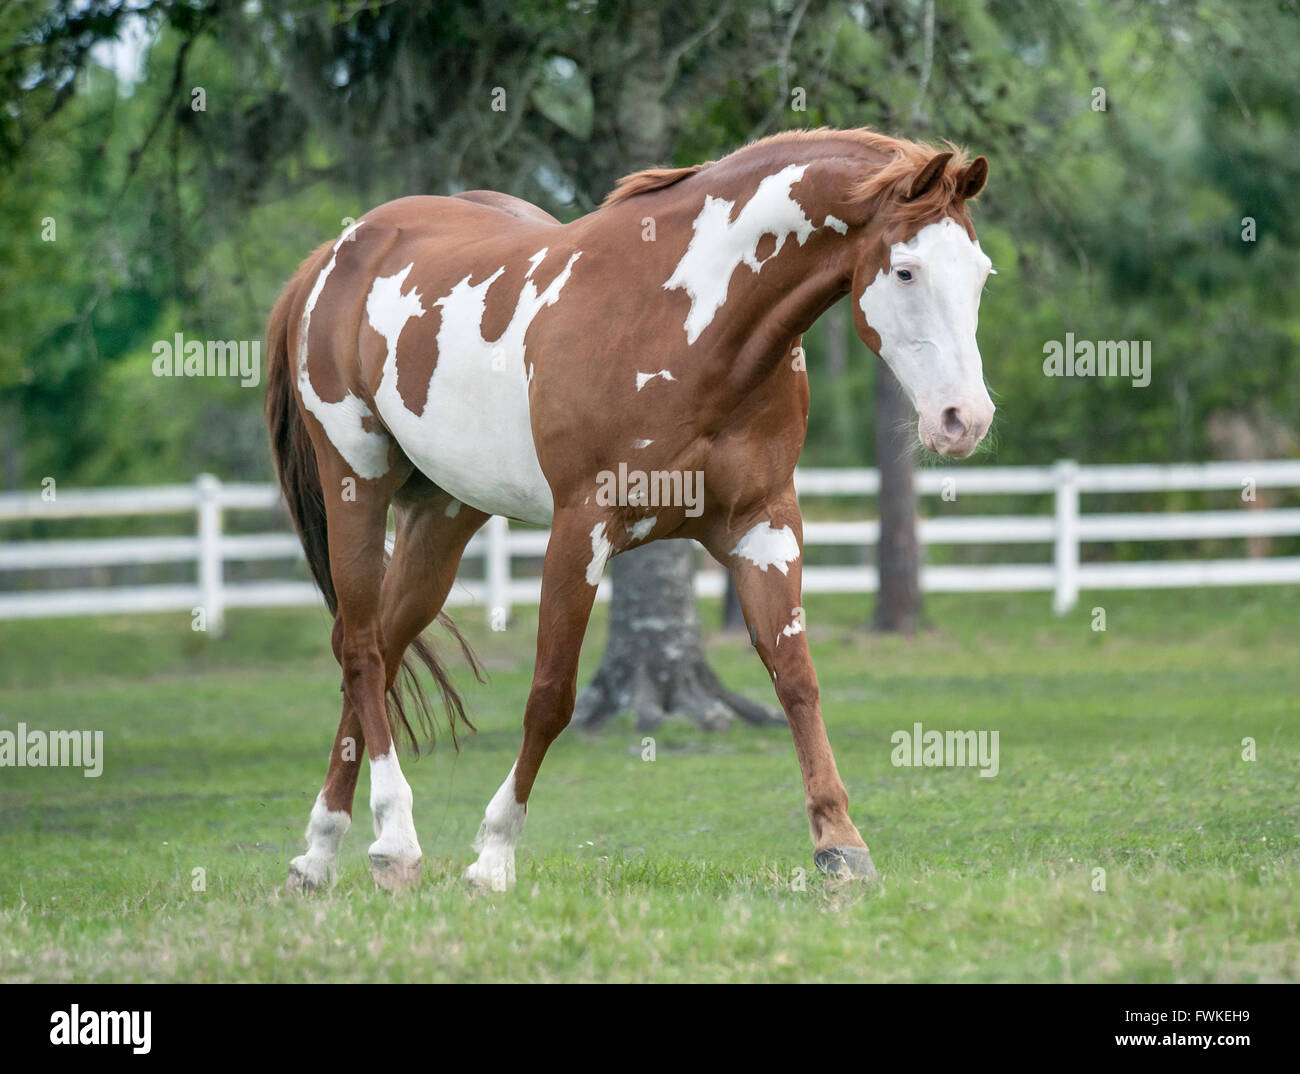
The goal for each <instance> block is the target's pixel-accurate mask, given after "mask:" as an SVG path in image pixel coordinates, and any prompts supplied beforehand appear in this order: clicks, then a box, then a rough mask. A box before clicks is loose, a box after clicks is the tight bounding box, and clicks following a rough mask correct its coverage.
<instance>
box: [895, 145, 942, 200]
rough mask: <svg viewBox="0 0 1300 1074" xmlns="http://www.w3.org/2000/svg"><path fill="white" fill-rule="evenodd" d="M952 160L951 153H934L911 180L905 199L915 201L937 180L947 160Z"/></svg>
mask: <svg viewBox="0 0 1300 1074" xmlns="http://www.w3.org/2000/svg"><path fill="white" fill-rule="evenodd" d="M950 160H952V154H951V153H936V154H935V155H934V156H932V157H931V158H930V160H929V163H927V164H926V166H925V167H924V168H922V169H921V170H920V171H919V172H917V173H916V178H915V179H913V180H912V186H911V189H909V190H908V192H907V197H906V198H905V199H903V200H905V201H916V199H917V198H919V197H920V196H921V195H922V194H924V193H925V192H926V191H927V190H929V189H930V188H931V187H932V186H934V184H935V183H937V182H938V181H939V176H941V175H942V174H943V170H944V168H946V167H947V166H948V161H950Z"/></svg>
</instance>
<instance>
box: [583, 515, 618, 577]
mask: <svg viewBox="0 0 1300 1074" xmlns="http://www.w3.org/2000/svg"><path fill="white" fill-rule="evenodd" d="M613 548H614V546H613V545H611V544H610V543H609V538H608V537H606V536H605V523H603V522H597V523H596V524H595V525H594V526H592V527H591V562H590V563H588V564H587V584H588V585H600V576H601V574H603V573H604V571H605V564H606V563H607V562H609V554H610V552H612V551H613Z"/></svg>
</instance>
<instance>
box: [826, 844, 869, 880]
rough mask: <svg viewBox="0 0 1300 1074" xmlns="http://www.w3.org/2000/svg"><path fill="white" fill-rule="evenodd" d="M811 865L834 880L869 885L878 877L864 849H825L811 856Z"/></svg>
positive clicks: (867, 852)
mask: <svg viewBox="0 0 1300 1074" xmlns="http://www.w3.org/2000/svg"><path fill="white" fill-rule="evenodd" d="M813 864H814V865H816V866H817V868H818V869H820V870H821V871H822V872H823V873H825V874H826V875H827V876H829V877H831V878H832V879H835V880H861V881H863V882H864V883H868V884H869V883H871V881H873V880H875V879H876V877H877V876H878V875H879V874H878V873H877V872H876V866H875V864H874V863H873V862H872V861H871V852H870V851H868V850H867V848H866V847H827V848H826V849H825V850H819V851H817V853H816V854H814V855H813Z"/></svg>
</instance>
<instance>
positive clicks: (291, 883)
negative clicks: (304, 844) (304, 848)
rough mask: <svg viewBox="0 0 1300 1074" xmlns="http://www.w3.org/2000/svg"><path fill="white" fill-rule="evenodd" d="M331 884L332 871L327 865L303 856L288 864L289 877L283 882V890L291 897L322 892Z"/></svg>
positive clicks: (332, 878)
mask: <svg viewBox="0 0 1300 1074" xmlns="http://www.w3.org/2000/svg"><path fill="white" fill-rule="evenodd" d="M333 883H334V870H333V869H332V868H331V867H330V866H329V865H328V864H327V863H324V862H320V861H315V860H313V859H311V858H309V857H307V855H305V854H304V855H302V856H301V857H297V858H294V859H293V861H291V862H289V877H288V879H287V880H285V882H284V890H285V891H287V892H288V893H289V894H291V895H306V894H309V893H310V892H313V891H323V890H325V889H326V888H328V887H330V885H332V884H333Z"/></svg>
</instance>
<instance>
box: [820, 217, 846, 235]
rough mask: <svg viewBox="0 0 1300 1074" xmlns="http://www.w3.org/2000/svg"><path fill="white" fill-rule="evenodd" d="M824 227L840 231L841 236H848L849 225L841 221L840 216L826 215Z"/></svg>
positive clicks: (823, 222)
mask: <svg viewBox="0 0 1300 1074" xmlns="http://www.w3.org/2000/svg"><path fill="white" fill-rule="evenodd" d="M822 227H828V228H830V229H831V230H832V231H838V232H839V233H840V234H841V235H846V234H848V230H849V225H848V224H846V223H845V222H844V221H843V220H841V219H840V218H839V217H838V216H831V215H830V213H827V214H826V219H825V220H823V221H822Z"/></svg>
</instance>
